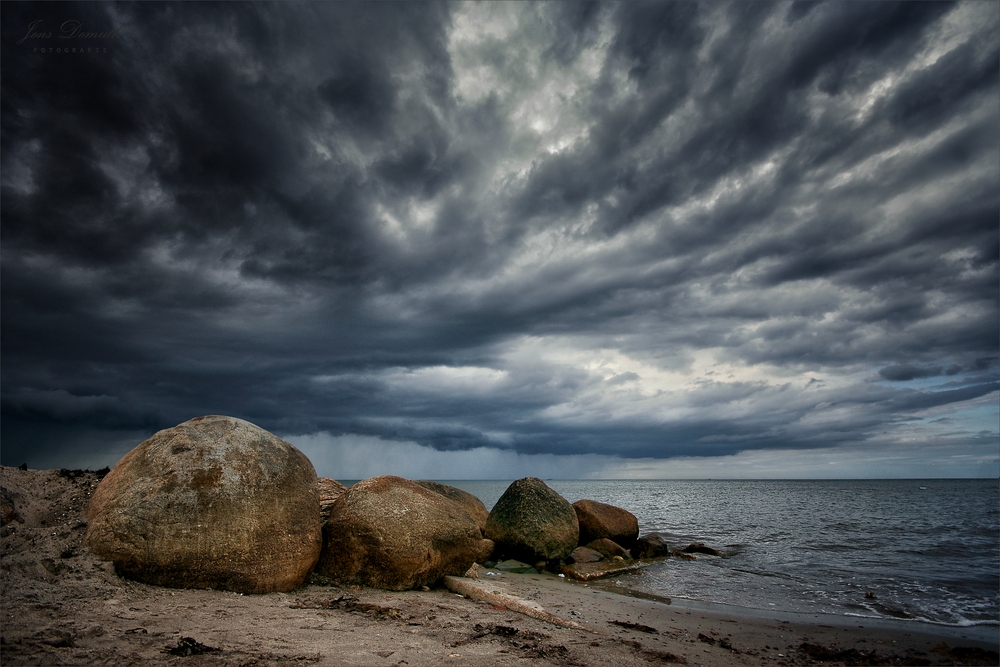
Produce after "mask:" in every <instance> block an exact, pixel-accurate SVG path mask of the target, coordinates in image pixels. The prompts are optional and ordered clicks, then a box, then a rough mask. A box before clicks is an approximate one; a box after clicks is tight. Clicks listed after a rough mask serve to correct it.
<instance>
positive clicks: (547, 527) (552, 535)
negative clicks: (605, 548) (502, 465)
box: [486, 477, 580, 563]
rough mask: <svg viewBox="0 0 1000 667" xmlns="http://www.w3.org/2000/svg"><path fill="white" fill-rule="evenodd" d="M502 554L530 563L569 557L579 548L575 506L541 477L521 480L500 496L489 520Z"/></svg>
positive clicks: (488, 530)
mask: <svg viewBox="0 0 1000 667" xmlns="http://www.w3.org/2000/svg"><path fill="white" fill-rule="evenodd" d="M486 537H487V539H490V540H493V541H494V542H495V543H496V549H497V553H498V554H503V555H504V556H506V557H512V558H518V559H519V560H523V561H526V562H528V563H534V562H537V561H539V560H545V561H551V560H559V559H561V558H565V557H566V556H568V555H569V554H570V552H572V551H573V549H575V548H576V547H577V541H578V540H579V538H580V527H579V525H578V523H577V519H576V512H574V511H573V506H572V505H570V504H569V502H568V501H567V500H566V499H565V498H563V497H562V496H560V495H559V494H558V493H556V492H555V491H553V490H552V489H550V488H549V487H548V486H547V485H546V484H545V482H543V481H542V480H540V479H538V478H537V477H525V478H523V479H519V480H517V481H516V482H514V483H513V484H511V485H510V486H509V487H507V490H506V491H504V494H503V495H502V496H500V499H499V500H498V501H497V503H496V505H494V506H493V510H492V511H491V512H490V517H489V519H488V520H487V522H486Z"/></svg>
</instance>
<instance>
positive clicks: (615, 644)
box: [0, 467, 1000, 667]
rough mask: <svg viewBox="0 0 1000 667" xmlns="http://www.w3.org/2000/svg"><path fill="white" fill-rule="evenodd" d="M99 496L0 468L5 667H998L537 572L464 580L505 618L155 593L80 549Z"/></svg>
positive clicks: (452, 601) (963, 650)
mask: <svg viewBox="0 0 1000 667" xmlns="http://www.w3.org/2000/svg"><path fill="white" fill-rule="evenodd" d="M96 482H97V476H96V474H95V473H92V472H79V473H78V472H76V471H72V473H71V474H66V473H60V471H56V470H48V471H20V470H17V469H14V468H7V467H2V468H0V483H2V484H3V486H4V487H5V488H7V489H9V490H10V491H11V492H12V494H13V495H14V498H15V501H16V502H17V508H18V511H19V512H20V514H21V516H22V518H23V522H16V521H15V522H12V523H9V524H7V525H5V526H4V527H3V529H2V531H0V540H2V553H3V557H2V562H0V584H2V591H0V602H2V607H0V608H2V618H3V621H2V627H0V661H2V663H3V664H4V665H93V664H115V665H118V664H135V665H146V664H155V665H184V664H197V665H199V666H200V665H218V666H225V667H240V666H244V665H302V664H315V665H364V666H368V665H371V666H375V665H379V666H381V665H386V666H388V665H399V666H402V665H406V666H407V667H417V666H418V665H429V666H433V665H450V664H455V665H498V666H507V665H526V664H527V665H615V666H618V665H650V664H688V665H704V666H706V667H715V666H724V665H751V666H764V665H778V666H781V667H783V666H785V665H815V664H829V665H836V664H926V665H939V664H940V665H945V664H969V665H995V664H997V662H998V658H1000V656H998V651H1000V630H998V628H997V627H996V626H970V627H956V626H943V625H933V624H928V623H920V622H916V621H902V620H898V619H870V618H863V619H862V618H856V617H840V616H834V615H823V614H798V613H787V612H777V611H768V610H754V609H749V608H744V607H737V606H730V605H722V604H717V603H706V602H699V601H696V600H686V599H676V598H675V599H673V600H667V599H666V598H661V597H659V596H651V595H647V594H644V593H641V592H638V591H630V590H628V589H627V588H625V587H623V586H620V585H615V584H614V583H613V581H609V580H603V581H592V582H576V581H571V580H568V579H565V578H560V577H556V576H553V575H548V574H511V573H503V574H502V575H500V576H492V577H488V576H485V572H486V570H483V571H481V572H480V576H479V578H477V579H464V578H462V581H463V582H467V583H468V584H469V585H472V586H476V585H478V586H481V587H485V586H488V587H490V588H491V589H492V590H494V591H497V592H499V593H502V594H504V595H507V596H509V598H510V599H512V600H516V601H519V603H518V604H517V605H511V606H510V607H508V606H507V605H505V604H495V603H491V602H489V601H487V600H478V601H477V600H476V599H472V598H470V597H465V596H461V597H460V596H458V595H456V594H455V593H452V592H449V591H448V590H446V589H444V588H434V589H432V590H429V591H420V590H412V591H402V592H392V591H383V590H376V589H371V588H363V587H359V586H345V587H333V586H324V585H317V584H309V585H306V586H304V587H302V588H299V589H297V590H294V591H290V592H288V593H271V594H266V595H240V594H237V593H232V592H226V591H218V590H195V589H170V588H163V587H157V586H151V585H147V584H141V583H136V582H133V581H129V580H126V579H122V578H120V577H119V576H117V574H115V572H114V567H113V566H112V565H111V564H110V563H107V562H105V561H102V560H100V559H99V558H97V557H96V556H95V555H94V554H93V553H92V552H91V551H90V550H89V549H85V548H83V547H82V545H81V541H82V538H83V533H84V532H85V529H86V523H85V520H84V514H83V512H84V508H85V507H86V504H87V502H88V501H89V497H90V494H91V493H92V491H93V488H94V487H95V486H96ZM493 572H494V573H496V572H497V571H495V570H494V571H493ZM521 603H523V606H521ZM519 606H521V608H522V609H524V608H528V609H539V610H541V612H543V613H538V614H535V615H527V614H525V613H520V612H519V611H518V607H519ZM564 621H565V622H564ZM188 638H189V639H190V641H189V640H188ZM209 649H211V650H209ZM202 650H205V651H206V652H203V653H200V654H199V651H202ZM186 653H188V654H191V655H189V656H188V657H184V655H185V654H186ZM193 655H197V657H192V656H193Z"/></svg>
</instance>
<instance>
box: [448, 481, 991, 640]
mask: <svg viewBox="0 0 1000 667" xmlns="http://www.w3.org/2000/svg"><path fill="white" fill-rule="evenodd" d="M448 483H449V484H452V485H454V486H458V487H460V488H462V489H465V490H467V491H469V492H471V493H473V494H475V495H476V496H478V497H479V498H480V499H482V501H483V503H484V504H485V505H486V507H487V508H492V506H493V505H494V503H496V501H497V499H499V497H500V496H501V495H502V494H503V492H504V490H505V489H506V488H507V485H508V484H509V482H495V481H458V482H456V481H450V482H448ZM547 483H548V484H549V485H550V486H551V487H552V488H553V489H555V490H556V491H558V492H559V493H560V494H562V495H563V496H564V497H565V498H566V499H567V500H569V501H570V502H574V501H576V500H579V499H581V498H591V499H593V500H598V501H601V502H605V503H610V504H612V505H617V506H619V507H623V508H625V509H628V510H629V511H631V512H632V513H633V514H635V515H636V517H637V518H638V519H639V530H640V533H641V534H645V533H647V532H653V531H657V532H662V533H667V534H669V535H670V536H671V540H676V542H677V543H679V544H680V543H683V544H686V543H689V542H692V541H702V542H705V543H707V544H709V545H710V546H715V547H719V548H723V549H725V550H727V551H729V552H731V553H732V555H731V556H730V557H728V558H713V557H702V556H699V559H698V560H697V561H693V562H691V561H681V560H678V559H669V560H667V561H664V562H662V563H659V564H657V565H654V566H653V567H650V568H648V569H646V570H644V571H642V572H640V573H636V574H630V575H626V576H623V577H621V578H620V579H619V580H618V581H619V582H620V584H621V585H622V586H626V587H628V588H632V589H636V590H640V591H645V592H648V593H655V594H658V595H665V596H668V597H672V598H687V599H692V600H700V601H704V602H720V603H725V604H734V605H739V606H742V607H750V608H755V609H771V610H776V611H788V612H805V613H829V614H838V615H855V616H861V617H885V618H901V619H911V620H914V621H924V622H931V623H942V624H947V625H958V626H968V625H1000V486H998V481H997V480H847V481H829V480H809V481H760V480H753V481H745V480H738V481H736V480H734V481H722V480H720V481H715V480H703V481H702V480H699V481H549V482H547ZM868 592H871V593H874V595H875V597H874V599H872V598H869V597H866V595H865V594H866V593H868Z"/></svg>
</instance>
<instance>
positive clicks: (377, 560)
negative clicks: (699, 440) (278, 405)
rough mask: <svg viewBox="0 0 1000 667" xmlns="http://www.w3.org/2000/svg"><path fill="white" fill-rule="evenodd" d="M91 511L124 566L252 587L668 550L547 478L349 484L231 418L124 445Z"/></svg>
mask: <svg viewBox="0 0 1000 667" xmlns="http://www.w3.org/2000/svg"><path fill="white" fill-rule="evenodd" d="M4 509H5V510H6V509H7V508H6V505H5V507H4ZM317 509H318V511H317ZM87 517H88V520H89V524H88V529H87V535H86V538H85V544H87V545H89V546H90V547H91V548H92V549H93V551H94V552H95V553H96V554H97V555H99V556H101V557H103V558H105V559H107V560H110V561H112V562H114V564H115V567H116V569H117V571H118V572H119V574H121V575H123V576H126V577H129V578H131V579H135V580H138V581H143V582H146V583H151V584H157V585H164V586H173V587H181V588H217V589H224V590H231V591H238V592H241V593H267V592H273V591H287V590H291V589H294V588H297V587H299V586H301V585H302V584H303V583H305V582H306V581H307V580H308V578H309V576H310V575H311V574H312V573H313V572H315V573H318V574H320V575H323V576H325V577H328V578H329V579H331V580H333V581H336V582H339V583H351V584H363V585H368V586H373V587H377V588H384V589H389V590H404V589H410V588H417V587H423V586H428V585H431V584H433V583H435V582H438V581H440V580H441V579H442V578H443V577H445V576H446V575H462V574H464V573H466V572H467V571H468V570H469V569H470V567H471V566H473V565H474V564H476V563H487V564H490V565H492V564H494V562H495V561H496V560H503V559H508V560H509V559H517V561H523V562H524V563H528V564H531V565H528V566H527V567H532V566H533V567H534V568H537V569H538V570H541V569H548V570H550V571H554V572H558V571H562V572H565V573H567V575H569V576H576V577H577V578H592V577H593V576H599V574H600V573H601V572H602V571H604V570H607V569H608V568H607V563H612V564H615V565H617V564H619V563H620V562H624V561H625V560H627V559H629V558H630V557H631V556H635V557H636V558H639V557H642V558H649V557H659V556H662V555H669V551H668V552H667V553H663V550H662V549H661V548H660V547H661V544H660V543H659V542H657V541H656V539H657V536H647V537H645V538H643V539H642V540H639V539H638V533H639V529H638V521H637V520H636V517H635V516H633V515H632V514H631V513H629V512H627V511H625V510H623V509H621V508H618V507H613V506H611V505H606V504H603V503H599V502H596V501H593V500H580V501H578V502H576V503H574V504H572V505H570V503H569V502H567V501H566V499H564V498H563V497H562V496H560V495H559V494H558V493H556V492H555V491H553V490H552V489H551V488H549V487H548V486H547V485H546V484H545V483H544V482H543V481H542V480H540V479H537V478H533V477H526V478H524V479H520V480H517V481H516V482H514V483H513V484H511V485H510V487H508V489H507V491H506V492H505V493H504V494H503V496H502V497H501V498H500V499H499V500H498V501H497V503H496V505H495V507H494V508H493V510H492V511H487V510H486V507H485V506H484V505H483V503H482V502H481V501H480V500H479V499H478V498H476V497H475V496H473V495H472V494H470V493H467V492H465V491H462V490H460V489H457V488H454V487H451V486H447V485H445V484H440V483H437V482H429V481H411V480H406V479H403V478H401V477H394V476H391V475H384V476H380V477H373V478H371V479H367V480H363V481H361V482H358V483H357V484H355V485H353V486H352V487H350V488H345V487H344V486H343V485H341V484H340V483H339V482H337V481H336V480H332V479H328V478H317V477H316V472H315V470H314V469H313V466H312V464H311V463H310V462H309V460H308V458H306V456H305V455H303V454H302V453H301V452H300V451H298V450H297V449H296V448H295V447H293V446H292V445H290V444H289V443H287V442H285V441H284V440H281V439H280V438H278V437H277V436H275V435H273V434H271V433H269V432H267V431H265V430H263V429H261V428H259V427H257V426H254V425H253V424H250V423H248V422H245V421H242V420H240V419H235V418H232V417H221V416H209V417H199V418H197V419H192V420H190V421H188V422H185V423H183V424H180V425H179V426H175V427H174V428H171V429H167V430H164V431H160V432H159V433H157V434H155V435H154V436H153V437H151V438H150V439H149V440H146V441H145V442H143V443H142V444H140V445H139V446H138V447H136V448H135V449H133V450H132V451H131V452H129V453H128V454H126V455H125V457H124V458H122V460H121V461H119V463H118V464H117V465H116V466H115V467H114V469H112V470H111V472H110V473H109V474H108V475H107V476H105V477H104V479H103V480H102V481H101V483H100V484H99V485H98V487H97V489H96V490H95V492H94V495H93V498H92V499H91V502H90V505H89V507H88V509H87ZM664 544H665V543H664ZM702 546H703V545H702ZM490 559H493V560H492V561H491V560H490ZM602 562H605V565H603V566H602V565H601V563H602ZM595 564H596V565H595ZM602 567H603V570H602V569H601V568H602ZM595 572H596V573H598V574H597V575H595Z"/></svg>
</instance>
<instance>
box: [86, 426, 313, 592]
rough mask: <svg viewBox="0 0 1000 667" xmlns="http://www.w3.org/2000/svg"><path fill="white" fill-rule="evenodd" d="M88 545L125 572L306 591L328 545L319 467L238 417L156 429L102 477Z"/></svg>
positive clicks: (176, 581)
mask: <svg viewBox="0 0 1000 667" xmlns="http://www.w3.org/2000/svg"><path fill="white" fill-rule="evenodd" d="M87 518H88V519H89V525H88V527H87V534H86V537H85V539H84V543H85V544H87V545H89V546H90V547H91V548H92V549H93V550H94V553H96V554H97V555H98V556H101V557H102V558H105V559H107V560H110V561H112V562H113V563H114V564H115V568H116V570H117V571H118V573H119V574H121V575H122V576H125V577H128V578H130V579H136V580H138V581H142V582H145V583H149V584H156V585H161V586H173V587H177V588H218V589H225V590H231V591H237V592H240V593H269V592H273V591H287V590H291V589H293V588H296V587H298V586H300V585H302V584H303V583H304V582H305V581H306V579H307V578H308V577H309V574H310V573H311V572H312V569H313V566H314V565H315V564H316V559H317V558H318V557H319V552H320V547H321V546H322V534H321V532H320V519H319V496H318V493H317V490H316V471H315V470H314V469H313V466H312V464H311V463H310V462H309V459H308V458H306V456H305V455H304V454H302V452H300V451H299V450H297V449H295V447H293V446H292V445H290V444H288V443H287V442H285V441H284V440H282V439H280V438H278V437H277V436H275V435H273V434H271V433H268V432H267V431H265V430H264V429H262V428H259V427H257V426H254V425H253V424H251V423H249V422H245V421H243V420H241V419H234V418H233V417H220V416H210V417H198V418H196V419H192V420H191V421H187V422H184V423H183V424H180V425H179V426H175V427H174V428H170V429H166V430H163V431H160V432H159V433H156V434H155V435H154V436H153V437H151V438H150V439H149V440H146V441H145V442H143V443H142V444H140V445H139V446H138V447H136V448H135V449H133V450H132V451H130V452H129V453H128V454H126V455H125V456H124V457H123V458H122V459H121V461H119V462H118V464H117V465H116V466H115V467H114V469H113V470H111V472H110V473H108V474H107V476H106V477H104V479H103V480H101V483H100V484H98V486H97V488H96V489H95V490H94V495H93V497H92V498H91V500H90V505H89V507H88V508H87Z"/></svg>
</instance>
